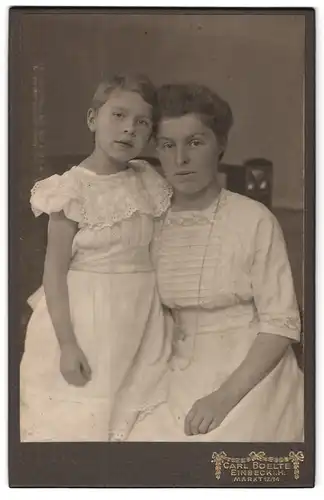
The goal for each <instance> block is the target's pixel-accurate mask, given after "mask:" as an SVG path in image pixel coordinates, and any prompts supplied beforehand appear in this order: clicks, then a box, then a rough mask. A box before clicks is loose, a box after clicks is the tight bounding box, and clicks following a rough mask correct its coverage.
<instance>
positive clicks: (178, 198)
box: [172, 180, 221, 212]
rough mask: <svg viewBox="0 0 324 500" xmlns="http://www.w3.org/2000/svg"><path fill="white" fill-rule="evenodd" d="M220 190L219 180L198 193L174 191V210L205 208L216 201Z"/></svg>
mask: <svg viewBox="0 0 324 500" xmlns="http://www.w3.org/2000/svg"><path fill="white" fill-rule="evenodd" d="M220 191H221V187H220V186H219V184H218V182H217V180H215V181H214V182H212V183H211V184H209V186H207V187H206V188H205V189H203V190H202V191H199V192H198V193H192V194H187V193H181V192H178V191H174V195H173V202H172V210H173V211H174V212H179V211H182V210H205V209H206V208H208V207H209V206H210V205H211V204H212V203H213V202H214V201H215V199H216V198H217V197H218V195H219V193H220Z"/></svg>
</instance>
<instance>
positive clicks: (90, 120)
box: [87, 108, 97, 132]
mask: <svg viewBox="0 0 324 500" xmlns="http://www.w3.org/2000/svg"><path fill="white" fill-rule="evenodd" d="M96 118H97V113H96V111H95V110H94V109H93V108H90V109H89V110H88V113H87V124H88V127H89V129H90V130H91V132H95V131H96Z"/></svg>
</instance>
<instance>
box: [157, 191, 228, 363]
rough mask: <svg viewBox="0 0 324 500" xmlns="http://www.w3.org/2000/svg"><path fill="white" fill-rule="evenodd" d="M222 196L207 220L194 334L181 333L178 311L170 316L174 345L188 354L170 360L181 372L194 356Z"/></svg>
mask: <svg viewBox="0 0 324 500" xmlns="http://www.w3.org/2000/svg"><path fill="white" fill-rule="evenodd" d="M223 194H224V192H223V190H222V189H221V191H220V193H219V195H218V198H217V201H216V205H215V208H214V210H213V212H212V216H211V218H210V219H209V229H208V234H207V238H206V243H205V246H204V253H203V256H202V261H201V268H200V273H199V282H198V294H197V295H198V297H197V304H196V307H197V314H196V318H195V327H194V334H193V335H185V334H184V333H183V332H182V328H181V323H180V321H179V317H178V310H179V309H175V310H173V311H172V316H173V319H174V329H175V331H174V335H175V336H176V334H178V339H176V343H178V342H179V341H180V342H183V345H182V346H181V347H182V348H184V350H185V351H188V352H184V356H181V355H180V356H178V357H177V358H172V362H171V367H172V368H175V367H177V368H180V369H181V370H184V369H185V368H187V367H188V366H189V364H190V363H191V361H192V358H193V356H194V351H195V340H196V335H197V333H198V331H199V309H200V307H201V305H202V302H201V287H202V281H203V272H204V266H205V262H206V258H207V252H208V249H209V246H210V241H211V237H212V234H213V229H214V225H215V220H216V216H217V213H218V209H219V207H220V204H221V202H222V201H223ZM183 220H184V219H183ZM202 220H204V223H205V222H206V218H205V217H202V216H198V217H192V216H191V224H192V221H193V224H195V222H196V221H197V223H198V224H201V223H202ZM167 221H168V216H167V217H166V218H165V219H164V220H163V223H162V227H161V229H160V238H159V240H160V241H159V249H158V250H159V252H161V248H162V240H163V232H164V231H165V225H166V224H168V222H167ZM187 221H188V219H187ZM180 225H188V224H186V223H183V221H181V220H180ZM158 260H159V259H158Z"/></svg>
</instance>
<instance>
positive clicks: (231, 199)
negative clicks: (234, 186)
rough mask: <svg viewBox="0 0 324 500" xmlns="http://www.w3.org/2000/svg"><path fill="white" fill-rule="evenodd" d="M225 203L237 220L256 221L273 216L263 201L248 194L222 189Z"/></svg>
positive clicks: (269, 218) (270, 218)
mask: <svg viewBox="0 0 324 500" xmlns="http://www.w3.org/2000/svg"><path fill="white" fill-rule="evenodd" d="M223 191H224V195H225V196H224V197H225V200H226V202H225V205H226V206H227V208H228V210H229V212H231V213H232V214H233V216H234V217H235V218H236V219H237V220H246V221H249V222H250V223H253V222H255V223H257V222H259V221H261V220H273V219H275V216H274V215H273V213H272V212H271V211H270V210H269V208H267V207H266V206H265V205H264V204H263V203H261V202H259V201H256V200H253V199H252V198H249V197H248V196H245V195H242V194H239V193H235V192H233V191H229V190H228V189H224V190H223Z"/></svg>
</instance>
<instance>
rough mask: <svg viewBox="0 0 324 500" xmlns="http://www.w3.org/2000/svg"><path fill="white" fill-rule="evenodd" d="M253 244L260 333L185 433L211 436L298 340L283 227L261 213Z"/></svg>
mask: <svg viewBox="0 0 324 500" xmlns="http://www.w3.org/2000/svg"><path fill="white" fill-rule="evenodd" d="M251 243H252V246H251V248H252V256H253V258H252V265H251V284H252V289H253V296H254V303H255V306H256V309H257V313H258V317H259V327H260V333H259V334H258V335H257V337H256V339H255V341H254V342H253V344H252V346H251V348H250V350H249V352H248V354H247V355H246V357H245V359H243V361H242V363H241V364H240V365H239V367H238V368H237V369H236V370H235V371H234V372H233V373H232V374H231V375H230V377H229V378H228V379H227V380H226V381H225V382H224V383H223V384H222V386H221V387H220V388H219V389H218V390H217V391H215V392H214V393H212V394H210V395H209V396H207V397H206V398H202V399H200V400H198V401H197V402H196V403H195V404H194V405H193V407H192V409H191V410H190V412H189V413H188V415H187V417H186V421H185V431H186V433H188V434H198V433H205V432H209V431H211V430H213V429H215V428H216V427H218V426H219V425H220V423H221V422H222V421H223V420H224V418H225V417H226V415H227V414H228V413H229V412H230V411H231V410H232V409H233V408H234V407H235V406H236V405H237V404H238V403H239V402H240V401H241V399H242V398H243V397H244V396H245V395H246V394H248V393H249V392H250V391H251V390H252V389H253V388H254V387H255V386H256V385H257V384H259V383H260V382H261V381H262V380H263V379H264V378H265V377H266V376H267V375H268V374H269V373H270V372H271V371H272V370H273V369H274V368H275V367H276V365H277V364H278V363H279V361H280V360H281V359H282V357H283V356H284V354H285V352H286V350H287V348H288V346H289V344H290V343H291V342H293V341H296V340H297V341H298V340H299V336H300V318H299V311H298V308H297V303H296V297H295V292H294V286H293V280H292V275H291V269H290V265H289V260H288V255H287V251H286V245H285V241H284V237H283V234H282V231H281V228H280V226H279V224H278V222H277V220H276V219H275V218H274V216H273V215H272V214H270V212H267V211H266V210H264V213H262V216H261V217H260V220H259V221H258V224H257V227H256V230H255V235H254V239H253V241H252V242H251Z"/></svg>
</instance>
